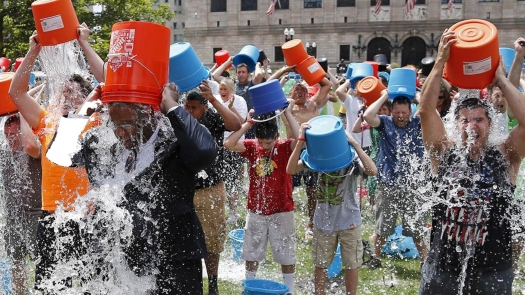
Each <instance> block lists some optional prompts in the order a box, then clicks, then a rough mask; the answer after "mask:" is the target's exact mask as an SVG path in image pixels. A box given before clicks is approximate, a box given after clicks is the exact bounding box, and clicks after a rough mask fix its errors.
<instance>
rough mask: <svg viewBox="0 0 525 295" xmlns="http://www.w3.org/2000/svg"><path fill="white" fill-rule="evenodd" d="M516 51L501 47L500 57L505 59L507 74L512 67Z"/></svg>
mask: <svg viewBox="0 0 525 295" xmlns="http://www.w3.org/2000/svg"><path fill="white" fill-rule="evenodd" d="M514 54H515V52H514V49H512V48H507V47H500V48H499V55H501V56H502V57H503V63H504V64H505V70H506V71H507V74H508V73H509V71H510V67H511V66H512V61H513V60H514Z"/></svg>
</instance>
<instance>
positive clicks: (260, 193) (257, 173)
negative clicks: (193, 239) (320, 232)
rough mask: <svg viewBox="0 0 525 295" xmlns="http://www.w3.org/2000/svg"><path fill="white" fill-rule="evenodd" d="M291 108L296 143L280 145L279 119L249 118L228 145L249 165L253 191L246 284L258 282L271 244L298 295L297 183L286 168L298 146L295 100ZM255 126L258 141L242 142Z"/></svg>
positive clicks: (246, 238)
mask: <svg viewBox="0 0 525 295" xmlns="http://www.w3.org/2000/svg"><path fill="white" fill-rule="evenodd" d="M288 102H289V105H288V107H287V108H286V110H285V112H284V114H285V116H286V118H287V120H288V121H289V122H290V126H291V130H292V132H293V134H294V139H290V138H288V139H284V140H282V139H279V131H278V127H277V122H276V120H275V119H271V120H269V121H265V122H258V123H256V124H255V123H254V121H253V120H252V119H251V117H250V115H249V117H248V119H247V120H246V122H245V123H244V124H243V125H242V127H241V129H240V130H238V131H235V132H234V133H233V134H232V135H230V137H228V138H227V139H226V140H225V141H224V147H226V148H227V149H229V150H231V151H234V152H238V153H240V155H241V156H242V157H244V158H246V159H248V161H249V165H248V167H249V169H250V170H249V175H250V186H249V191H248V204H247V217H246V228H245V235H244V245H243V251H242V258H243V259H244V260H245V261H246V279H247V280H248V279H254V278H255V277H256V274H257V269H258V267H259V262H260V261H262V260H264V257H265V256H266V252H267V248H268V242H270V245H271V247H272V253H273V258H274V261H275V262H277V263H279V264H281V270H282V273H283V280H284V283H285V284H286V286H287V287H288V288H289V291H290V293H291V294H293V290H294V281H295V263H296V261H297V259H296V255H295V218H294V201H293V195H292V191H293V189H292V177H291V176H290V175H289V174H287V173H286V165H287V163H288V159H289V158H290V155H291V154H292V151H293V149H294V147H295V145H296V143H297V140H296V138H297V136H298V135H299V125H298V124H297V122H296V121H295V119H294V118H293V115H292V109H293V106H294V102H293V100H291V99H289V100H288ZM250 113H253V110H251V111H250ZM272 115H273V114H272ZM254 125H255V136H256V139H244V140H241V137H242V135H244V134H245V133H246V132H247V131H248V130H249V129H250V128H251V127H252V126H254Z"/></svg>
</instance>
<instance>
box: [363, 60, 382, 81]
mask: <svg viewBox="0 0 525 295" xmlns="http://www.w3.org/2000/svg"><path fill="white" fill-rule="evenodd" d="M365 62H366V63H367V64H371V65H372V69H373V70H374V77H376V78H379V77H378V76H377V73H378V72H379V64H378V63H377V62H375V61H365Z"/></svg>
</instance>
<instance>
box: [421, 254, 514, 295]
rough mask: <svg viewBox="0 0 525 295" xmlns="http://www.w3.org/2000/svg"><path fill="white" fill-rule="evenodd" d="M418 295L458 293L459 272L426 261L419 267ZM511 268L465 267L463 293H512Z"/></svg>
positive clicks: (487, 294)
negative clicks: (482, 269) (419, 283)
mask: <svg viewBox="0 0 525 295" xmlns="http://www.w3.org/2000/svg"><path fill="white" fill-rule="evenodd" d="M421 276H422V278H421V286H420V289H419V294H420V295H431V294H459V288H460V286H461V282H460V281H459V280H460V277H459V276H460V273H459V272H455V271H448V270H443V269H441V268H440V267H439V266H437V265H436V264H435V263H433V262H432V261H430V262H429V261H428V259H427V261H426V262H425V264H424V265H423V268H422V269H421ZM513 280H514V273H513V271H512V268H507V269H502V270H498V271H480V270H476V269H467V276H466V278H465V282H464V287H463V294H465V295H467V294H476V295H478V294H482V295H493V294H501V295H504V294H508V295H511V294H512V281H513Z"/></svg>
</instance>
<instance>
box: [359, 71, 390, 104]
mask: <svg viewBox="0 0 525 295" xmlns="http://www.w3.org/2000/svg"><path fill="white" fill-rule="evenodd" d="M384 89H386V87H385V85H383V83H381V80H379V79H378V78H376V77H374V76H368V77H365V78H363V79H361V81H359V83H357V86H356V90H357V93H358V94H359V95H360V96H361V97H362V98H363V99H364V102H363V103H364V104H365V105H366V106H370V105H371V104H372V103H374V102H375V101H376V100H377V99H379V97H381V91H383V90H384Z"/></svg>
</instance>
